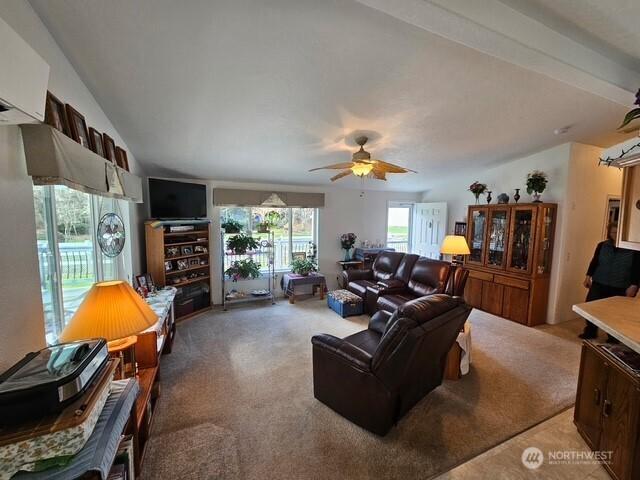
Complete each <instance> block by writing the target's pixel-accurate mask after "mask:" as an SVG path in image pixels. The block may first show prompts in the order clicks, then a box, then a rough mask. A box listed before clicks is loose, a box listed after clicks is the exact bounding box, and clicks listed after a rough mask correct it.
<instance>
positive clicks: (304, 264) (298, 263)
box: [291, 258, 318, 276]
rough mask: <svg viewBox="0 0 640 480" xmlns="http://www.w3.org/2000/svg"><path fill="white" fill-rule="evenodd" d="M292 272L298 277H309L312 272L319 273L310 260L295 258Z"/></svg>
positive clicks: (292, 263)
mask: <svg viewBox="0 0 640 480" xmlns="http://www.w3.org/2000/svg"><path fill="white" fill-rule="evenodd" d="M291 271H292V272H293V273H297V274H298V275H305V276H306V275H309V274H310V273H311V272H316V271H318V268H317V267H316V264H315V263H314V262H312V261H311V260H309V259H302V258H295V259H294V260H293V262H291Z"/></svg>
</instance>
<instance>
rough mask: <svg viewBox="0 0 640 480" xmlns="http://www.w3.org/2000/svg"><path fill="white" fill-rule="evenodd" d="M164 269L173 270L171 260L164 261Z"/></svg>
mask: <svg viewBox="0 0 640 480" xmlns="http://www.w3.org/2000/svg"><path fill="white" fill-rule="evenodd" d="M164 271H165V272H171V271H173V263H171V262H164Z"/></svg>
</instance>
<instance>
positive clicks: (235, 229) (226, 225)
mask: <svg viewBox="0 0 640 480" xmlns="http://www.w3.org/2000/svg"><path fill="white" fill-rule="evenodd" d="M220 227H221V228H223V229H224V233H240V232H241V231H242V224H241V223H240V222H238V221H237V220H234V219H232V218H227V219H226V220H225V221H224V222H222V224H221V225H220Z"/></svg>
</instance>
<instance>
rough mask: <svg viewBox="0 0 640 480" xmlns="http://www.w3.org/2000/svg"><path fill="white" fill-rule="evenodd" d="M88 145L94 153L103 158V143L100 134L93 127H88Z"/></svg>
mask: <svg viewBox="0 0 640 480" xmlns="http://www.w3.org/2000/svg"><path fill="white" fill-rule="evenodd" d="M89 146H90V147H91V150H93V152H94V153H97V154H98V155H100V156H101V157H103V158H104V144H103V143H102V134H101V133H100V132H99V131H97V130H96V129H95V128H93V127H89Z"/></svg>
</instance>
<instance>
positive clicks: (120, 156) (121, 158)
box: [116, 147, 129, 172]
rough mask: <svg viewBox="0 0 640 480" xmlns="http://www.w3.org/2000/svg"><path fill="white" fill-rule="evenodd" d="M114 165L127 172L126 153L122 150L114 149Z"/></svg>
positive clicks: (127, 161)
mask: <svg viewBox="0 0 640 480" xmlns="http://www.w3.org/2000/svg"><path fill="white" fill-rule="evenodd" d="M116 165H118V166H119V167H120V168H122V169H124V170H126V171H127V172H128V171H129V160H127V151H126V150H125V149H124V148H120V147H116Z"/></svg>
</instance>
